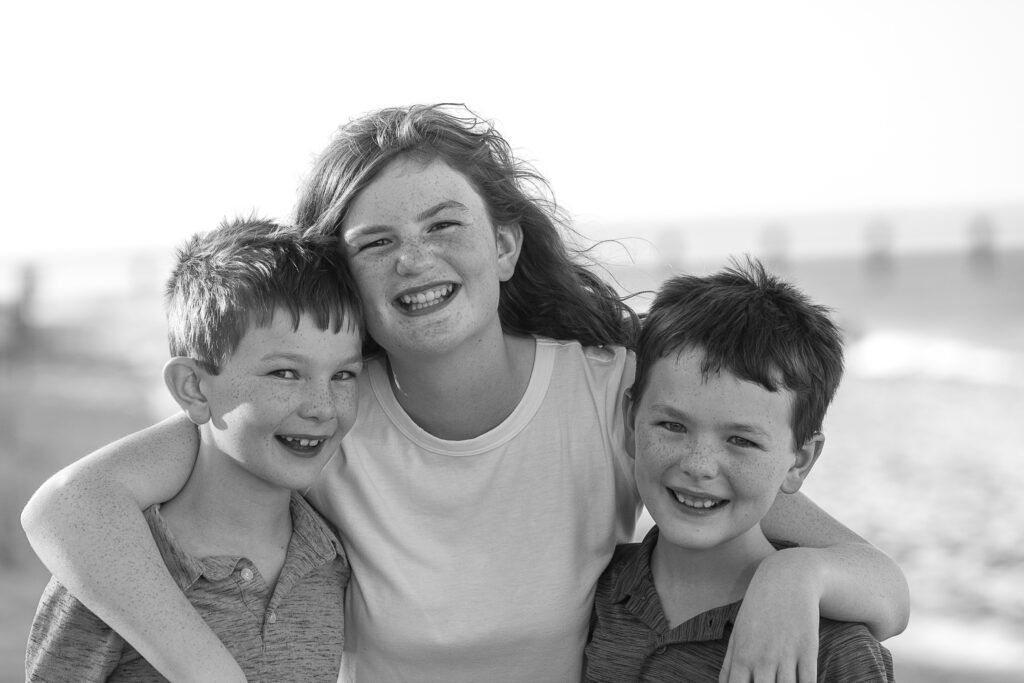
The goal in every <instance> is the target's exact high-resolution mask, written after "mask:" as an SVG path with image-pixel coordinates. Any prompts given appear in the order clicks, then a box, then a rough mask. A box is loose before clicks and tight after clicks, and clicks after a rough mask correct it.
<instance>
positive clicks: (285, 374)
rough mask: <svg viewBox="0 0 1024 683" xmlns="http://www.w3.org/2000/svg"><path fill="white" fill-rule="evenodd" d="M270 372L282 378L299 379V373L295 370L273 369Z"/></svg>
mask: <svg viewBox="0 0 1024 683" xmlns="http://www.w3.org/2000/svg"><path fill="white" fill-rule="evenodd" d="M270 374H271V375H272V376H274V377H280V378H281V379H298V378H299V375H298V373H297V372H295V371H294V370H271V371H270Z"/></svg>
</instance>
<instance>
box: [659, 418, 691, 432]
mask: <svg viewBox="0 0 1024 683" xmlns="http://www.w3.org/2000/svg"><path fill="white" fill-rule="evenodd" d="M658 426H659V427H661V428H662V429H664V430H666V431H669V432H679V433H682V432H685V431H686V427H685V426H683V425H682V424H681V423H679V422H667V421H666V422H659V423H658Z"/></svg>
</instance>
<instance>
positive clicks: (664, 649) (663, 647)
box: [654, 645, 668, 655]
mask: <svg viewBox="0 0 1024 683" xmlns="http://www.w3.org/2000/svg"><path fill="white" fill-rule="evenodd" d="M666 650H668V648H667V647H665V646H664V645H662V646H661V647H659V648H658V649H656V650H655V651H654V654H656V655H663V654H665V651H666Z"/></svg>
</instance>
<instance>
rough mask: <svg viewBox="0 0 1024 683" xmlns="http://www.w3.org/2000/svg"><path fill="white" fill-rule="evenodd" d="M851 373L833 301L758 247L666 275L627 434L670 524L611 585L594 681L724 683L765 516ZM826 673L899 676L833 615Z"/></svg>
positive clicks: (655, 532) (790, 488) (821, 671)
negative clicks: (809, 292)
mask: <svg viewBox="0 0 1024 683" xmlns="http://www.w3.org/2000/svg"><path fill="white" fill-rule="evenodd" d="M842 371H843V355H842V339H841V335H840V333H839V331H838V329H837V328H836V326H835V325H834V324H833V323H832V321H831V320H830V318H829V316H828V313H827V309H824V308H822V307H820V306H817V305H814V304H812V303H811V302H810V301H809V300H808V299H807V298H806V297H805V296H804V295H803V294H801V293H800V292H799V291H798V290H797V289H796V288H794V287H792V286H791V285H789V284H786V283H784V282H781V281H779V280H778V279H776V278H774V277H772V276H770V275H768V274H767V273H766V272H765V271H764V268H763V267H762V266H761V265H760V264H759V263H757V262H756V261H750V262H748V263H747V264H746V266H745V267H744V266H740V265H735V266H734V267H732V268H728V269H726V270H724V271H723V272H720V273H717V274H714V275H710V276H708V277H693V276H683V277H676V278H672V279H670V280H668V281H667V282H666V283H665V284H664V285H663V287H662V288H661V290H660V291H659V293H658V295H657V297H656V298H655V300H654V302H653V304H652V306H651V309H650V311H649V313H648V316H647V318H646V320H645V321H644V327H643V330H642V332H641V335H640V339H639V342H638V345H637V369H636V380H635V383H634V385H633V388H632V390H631V395H630V397H629V405H628V410H629V414H628V416H627V419H626V424H627V438H628V440H629V442H630V445H631V446H632V447H633V448H634V449H635V453H634V455H635V471H636V481H637V488H638V489H639V491H640V495H641V497H642V498H643V501H644V504H645V505H646V507H647V509H648V510H649V511H650V513H651V516H652V517H653V518H654V520H655V522H656V523H657V526H655V527H654V528H653V529H651V531H650V533H648V535H647V537H646V538H645V539H644V540H643V542H642V543H639V544H630V545H625V546H620V547H619V548H617V550H616V553H615V556H614V557H613V559H612V562H611V563H610V565H609V566H608V568H607V570H606V571H605V572H604V574H603V575H602V577H601V579H600V582H599V583H598V587H597V596H596V600H595V607H594V616H593V622H592V629H591V639H590V642H589V644H588V645H587V648H586V658H587V668H586V678H587V680H588V681H626V680H630V681H637V680H643V681H681V680H685V681H718V680H719V671H720V670H721V668H722V664H723V662H724V659H725V655H726V650H727V647H728V642H729V635H730V633H731V629H732V623H733V621H734V620H735V618H736V615H737V613H738V611H739V608H740V603H741V601H742V598H743V595H744V593H745V592H746V589H747V585H748V584H749V582H750V579H751V577H752V576H753V574H754V571H755V569H756V568H757V566H758V564H759V563H760V562H761V561H762V560H764V559H765V558H766V557H768V556H770V555H771V554H772V553H774V552H775V551H776V547H775V546H773V544H772V543H771V542H769V541H768V539H767V538H765V536H764V534H763V532H762V531H761V526H760V522H761V519H762V518H763V517H764V516H765V514H766V513H767V512H768V510H769V508H770V507H771V506H772V503H773V502H774V500H775V497H776V495H778V493H779V492H780V491H781V492H782V493H784V494H792V493H795V492H796V491H797V490H799V488H800V486H801V484H802V483H803V480H804V478H805V477H806V476H807V474H808V473H809V472H810V470H811V467H812V466H813V465H814V462H815V460H816V459H817V457H818V455H819V454H820V453H821V449H822V446H823V445H824V437H823V436H822V434H821V431H820V430H821V425H822V420H823V418H824V416H825V410H826V408H827V407H828V404H829V403H830V402H831V400H832V397H833V395H834V394H835V391H836V388H837V387H838V385H839V380H840V378H841V376H842ZM818 653H819V656H818V663H817V673H818V680H819V681H890V680H892V660H891V657H890V655H889V652H888V651H887V650H886V649H885V648H884V647H882V646H881V645H880V644H879V643H878V642H877V641H876V640H875V639H874V638H873V637H872V636H871V634H870V633H869V631H868V630H867V628H866V627H865V626H863V625H861V624H852V623H841V622H835V621H830V620H828V619H822V620H821V624H820V630H819V649H818Z"/></svg>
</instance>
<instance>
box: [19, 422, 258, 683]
mask: <svg viewBox="0 0 1024 683" xmlns="http://www.w3.org/2000/svg"><path fill="white" fill-rule="evenodd" d="M197 448H198V436H197V434H196V430H195V427H194V426H193V425H192V423H191V422H189V421H188V419H187V418H186V417H185V416H184V415H177V416H175V417H172V418H169V419H167V420H165V421H163V422H161V423H159V424H157V425H154V426H152V427H148V428H147V429H144V430H142V431H140V432H137V433H135V434H132V435H130V436H128V437H125V438H123V439H121V440H119V441H115V442H114V443H112V444H109V445H107V446H104V447H103V448H101V449H99V450H97V451H95V452H93V453H91V454H89V455H87V456H86V457H84V458H82V459H81V460H78V461H77V462H75V463H72V464H71V465H69V466H67V467H65V468H64V469H63V470H61V471H60V472H58V473H57V474H55V475H54V476H52V477H50V479H49V480H47V481H46V482H45V483H43V485H42V486H41V487H40V488H39V490H38V491H36V492H35V494H33V496H32V498H31V499H29V502H28V503H27V504H26V506H25V509H24V511H23V512H22V515H21V522H22V526H23V527H24V529H25V533H26V535H27V536H28V539H29V543H30V544H31V545H32V548H33V550H35V552H36V554H37V555H38V556H39V559H40V560H41V561H42V562H43V564H44V565H46V567H47V568H48V569H49V570H50V571H51V572H52V573H53V575H54V576H55V577H56V578H57V579H58V580H59V581H60V582H61V583H63V584H64V585H65V586H66V587H67V588H68V590H70V591H71V592H72V593H73V594H74V595H75V596H76V597H77V598H78V599H80V600H81V601H82V602H83V603H84V604H85V605H86V606H87V607H89V609H90V610H92V611H93V612H94V613H95V614H96V616H98V617H99V618H100V619H102V620H103V621H104V622H106V623H107V624H108V625H110V627H111V628H113V629H114V630H115V631H117V632H118V633H119V634H121V636H122V637H124V638H125V640H127V641H128V642H130V643H131V644H132V645H133V646H134V647H135V648H136V649H137V650H138V651H139V653H140V654H141V655H142V656H143V657H145V658H146V659H147V660H148V661H149V662H150V663H151V664H153V666H155V667H156V668H157V669H158V670H159V671H160V672H161V673H163V674H164V675H165V676H167V677H168V678H170V679H172V680H177V679H188V680H210V681H213V680H245V679H244V677H243V676H242V673H241V669H239V668H238V665H237V664H236V663H235V661H234V659H232V658H231V655H230V654H229V653H228V651H227V650H226V649H225V648H224V646H223V645H222V644H221V642H220V641H219V640H218V639H217V637H216V636H215V635H214V634H213V632H212V631H211V630H210V629H209V627H207V626H206V622H204V621H203V620H202V618H201V617H200V616H199V614H198V613H197V612H196V611H195V610H194V609H193V608H192V605H191V604H190V603H189V602H188V600H187V599H186V598H185V595H184V594H183V593H182V592H181V590H180V589H179V588H178V586H177V584H176V583H175V582H174V580H173V579H172V578H171V575H170V573H169V572H168V571H167V567H166V566H165V565H164V563H163V559H162V558H161V556H160V551H159V550H158V549H157V546H156V542H155V541H154V540H153V537H152V535H151V534H150V531H149V526H148V525H147V524H146V520H145V518H144V516H143V514H142V510H143V509H144V508H146V507H148V506H150V505H152V504H154V503H160V502H163V501H166V500H168V499H170V498H173V497H174V496H175V495H176V494H177V493H178V491H180V490H181V488H182V486H184V485H185V482H186V481H187V480H188V477H189V474H190V473H191V471H192V466H193V465H194V464H195V458H196V451H197Z"/></svg>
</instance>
